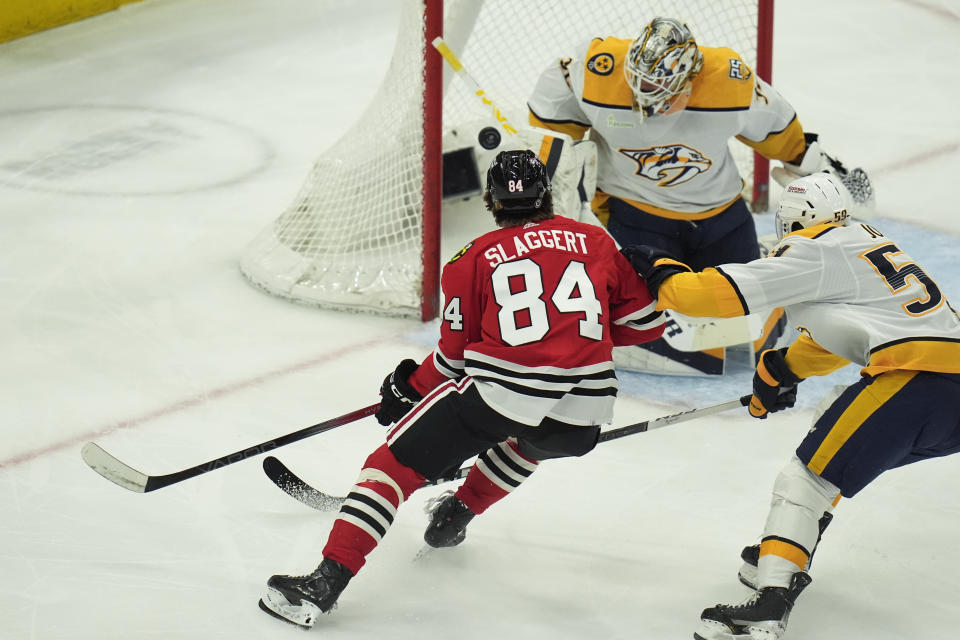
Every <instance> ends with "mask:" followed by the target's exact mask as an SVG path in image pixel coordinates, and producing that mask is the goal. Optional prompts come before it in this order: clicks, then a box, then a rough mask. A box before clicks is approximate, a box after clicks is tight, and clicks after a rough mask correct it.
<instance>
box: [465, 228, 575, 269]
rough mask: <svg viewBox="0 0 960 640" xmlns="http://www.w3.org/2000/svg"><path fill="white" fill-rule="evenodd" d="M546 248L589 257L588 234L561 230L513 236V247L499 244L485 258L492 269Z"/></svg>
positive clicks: (539, 231)
mask: <svg viewBox="0 0 960 640" xmlns="http://www.w3.org/2000/svg"><path fill="white" fill-rule="evenodd" d="M507 244H508V245H509V241H507ZM544 248H545V249H559V250H561V251H570V252H572V253H578V254H581V255H587V234H585V233H576V232H573V231H561V230H560V229H539V230H536V231H527V232H525V233H523V234H518V235H515V236H513V247H508V248H504V246H503V243H502V242H498V243H497V244H495V245H493V246H492V247H490V248H489V249H487V250H486V251H485V252H484V253H483V257H484V258H486V259H487V260H489V261H490V266H491V267H495V266H497V265H498V264H500V263H501V262H509V261H510V260H516V259H517V258H519V257H520V256H522V255H524V254H525V253H530V252H531V251H534V250H536V249H544Z"/></svg>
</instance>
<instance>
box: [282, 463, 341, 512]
mask: <svg viewBox="0 0 960 640" xmlns="http://www.w3.org/2000/svg"><path fill="white" fill-rule="evenodd" d="M263 471H264V473H266V474H267V477H268V478H270V480H271V481H272V482H273V484H275V485H277V486H278V487H280V489H282V490H283V491H284V492H285V493H286V494H287V495H289V496H290V497H292V498H294V499H295V500H299V501H300V502H302V503H303V504H305V505H307V506H308V507H310V508H311V509H316V510H317V511H339V510H340V506H341V505H343V502H344V498H342V497H339V496H331V495H327V494H326V493H323V492H322V491H319V490H317V489H314V488H313V487H311V486H310V485H309V484H307V483H306V482H304V481H303V480H302V479H301V478H300V477H299V476H297V475H296V474H295V473H294V472H293V471H290V469H288V468H287V466H286V465H285V464H283V463H282V462H280V461H279V460H277V459H276V458H274V457H273V456H267V457H266V458H264V459H263Z"/></svg>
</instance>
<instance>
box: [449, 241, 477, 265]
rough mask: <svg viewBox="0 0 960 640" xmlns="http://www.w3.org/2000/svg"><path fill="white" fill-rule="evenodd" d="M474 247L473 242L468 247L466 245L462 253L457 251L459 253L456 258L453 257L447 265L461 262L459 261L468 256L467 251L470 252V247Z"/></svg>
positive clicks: (455, 255) (461, 250)
mask: <svg viewBox="0 0 960 640" xmlns="http://www.w3.org/2000/svg"><path fill="white" fill-rule="evenodd" d="M472 246H473V243H472V242H468V243H467V245H466V246H465V247H464V248H463V249H460V251H457V253H456V254H454V256H453V257H452V258H450V260H448V261H447V264H453V263H454V262H456V261H457V260H459V259H460V258H462V257H463V256H465V255H467V251H469V250H470V247H472Z"/></svg>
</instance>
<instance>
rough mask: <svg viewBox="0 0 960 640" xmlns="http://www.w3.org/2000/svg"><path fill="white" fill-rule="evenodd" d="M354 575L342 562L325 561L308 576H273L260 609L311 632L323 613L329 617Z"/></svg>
mask: <svg viewBox="0 0 960 640" xmlns="http://www.w3.org/2000/svg"><path fill="white" fill-rule="evenodd" d="M352 577H353V574H352V573H350V571H349V570H348V569H347V568H346V567H344V566H343V565H342V564H340V563H339V562H336V561H335V560H330V559H329V558H324V559H323V562H321V563H320V566H319V567H317V569H316V571H314V572H313V573H311V574H310V575H308V576H299V577H295V576H271V577H270V579H269V580H268V581H267V591H266V593H265V594H264V596H263V597H262V598H261V599H260V608H261V609H263V610H264V611H266V612H267V613H269V614H270V615H272V616H273V617H275V618H280V619H281V620H284V621H286V622H291V623H293V624H296V625H299V626H301V627H306V628H308V629H309V628H310V627H312V626H313V625H314V623H315V622H316V621H317V618H319V617H320V614H321V613H329V612H330V611H331V610H332V609H333V608H334V607H335V606H336V604H337V598H338V597H340V593H341V592H342V591H343V590H344V589H345V588H346V587H347V583H349V582H350V578H352Z"/></svg>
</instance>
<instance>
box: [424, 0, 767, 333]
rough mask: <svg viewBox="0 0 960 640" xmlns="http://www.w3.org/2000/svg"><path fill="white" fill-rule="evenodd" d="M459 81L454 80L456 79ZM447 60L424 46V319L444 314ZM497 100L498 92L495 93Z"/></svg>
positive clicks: (763, 52)
mask: <svg viewBox="0 0 960 640" xmlns="http://www.w3.org/2000/svg"><path fill="white" fill-rule="evenodd" d="M423 2H424V23H425V33H424V35H425V41H426V42H427V43H430V42H432V41H433V39H434V38H436V37H443V35H444V34H443V13H444V12H443V3H444V0H423ZM773 3H774V0H757V63H756V68H755V72H756V74H757V75H758V76H759V77H760V78H762V79H763V80H764V81H765V82H768V83H770V82H771V81H772V77H773ZM454 81H455V80H454ZM443 82H444V80H443V58H442V56H441V55H440V53H439V52H438V51H437V50H436V49H435V48H433V47H431V46H426V47H425V48H424V86H425V89H424V101H423V116H424V117H423V140H424V152H423V235H422V237H423V254H422V256H423V286H422V289H421V297H420V317H421V320H423V321H424V322H426V321H429V320H432V319H434V318H436V317H437V315H438V314H439V313H440V262H441V257H440V229H441V224H442V216H441V209H442V204H443V202H442V200H443V197H442V184H443V174H442V172H443V149H442V139H443ZM492 98H494V99H495V98H496V96H492ZM769 183H770V161H769V160H767V158H765V157H763V156H762V155H760V154H759V153H756V152H754V153H753V190H752V197H751V203H752V209H753V210H754V211H764V210H766V209H767V207H768V205H769V187H770V184H769Z"/></svg>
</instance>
